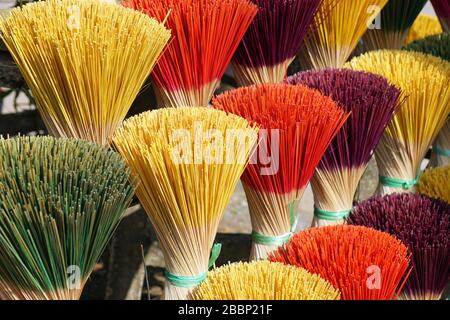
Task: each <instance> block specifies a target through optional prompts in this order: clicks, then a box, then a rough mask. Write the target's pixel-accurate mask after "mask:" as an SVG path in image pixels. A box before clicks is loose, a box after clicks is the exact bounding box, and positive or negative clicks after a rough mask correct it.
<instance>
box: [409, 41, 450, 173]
mask: <svg viewBox="0 0 450 320" xmlns="http://www.w3.org/2000/svg"><path fill="white" fill-rule="evenodd" d="M404 49H405V50H409V51H418V52H423V53H428V54H431V55H433V56H435V57H439V58H441V59H444V60H446V61H448V62H450V33H449V32H446V33H442V34H440V35H437V36H430V37H427V38H425V39H422V40H418V41H414V42H413V43H410V44H409V45H408V46H406V47H405V48H404ZM449 164H450V122H449V120H448V119H447V122H446V123H445V125H444V127H443V128H442V129H441V131H440V133H439V135H438V136H437V138H436V140H435V142H434V146H433V153H432V155H431V159H430V165H431V166H436V167H437V166H444V165H449Z"/></svg>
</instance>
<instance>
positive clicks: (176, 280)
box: [164, 270, 208, 288]
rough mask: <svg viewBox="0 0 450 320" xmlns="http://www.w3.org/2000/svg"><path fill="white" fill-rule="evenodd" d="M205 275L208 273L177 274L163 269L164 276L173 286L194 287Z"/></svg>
mask: <svg viewBox="0 0 450 320" xmlns="http://www.w3.org/2000/svg"><path fill="white" fill-rule="evenodd" d="M207 275H208V273H207V272H204V273H201V274H199V275H198V276H177V275H175V274H173V273H170V272H169V271H167V270H165V271H164V276H165V277H166V279H167V280H168V281H169V282H170V283H171V284H173V285H174V286H175V287H180V288H193V287H196V286H198V285H199V284H200V283H202V282H203V281H204V280H205V279H206V276H207Z"/></svg>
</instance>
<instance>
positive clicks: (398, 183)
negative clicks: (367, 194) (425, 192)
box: [380, 175, 420, 190]
mask: <svg viewBox="0 0 450 320" xmlns="http://www.w3.org/2000/svg"><path fill="white" fill-rule="evenodd" d="M419 178H420V175H417V178H416V179H414V180H402V179H395V178H389V177H383V176H380V183H381V184H382V185H383V186H386V187H391V188H396V189H404V190H409V189H412V188H414V187H415V186H416V185H417V183H418V182H419Z"/></svg>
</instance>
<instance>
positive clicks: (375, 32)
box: [363, 0, 428, 51]
mask: <svg viewBox="0 0 450 320" xmlns="http://www.w3.org/2000/svg"><path fill="white" fill-rule="evenodd" d="M427 1H428V0H389V1H388V3H387V5H386V6H385V7H384V9H383V10H382V11H381V13H380V17H379V18H378V19H380V24H379V26H376V27H375V28H373V29H371V30H368V31H367V32H366V34H365V35H364V37H363V42H364V47H365V48H366V50H368V51H369V50H379V49H401V47H402V46H403V45H404V43H405V40H406V37H407V35H408V32H409V29H410V28H411V26H412V25H413V23H414V20H416V18H417V16H418V15H419V13H420V12H421V11H422V9H423V7H424V6H425V4H426V3H427Z"/></svg>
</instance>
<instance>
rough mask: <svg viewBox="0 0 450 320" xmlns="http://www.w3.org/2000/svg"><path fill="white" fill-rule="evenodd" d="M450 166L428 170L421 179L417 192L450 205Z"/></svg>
mask: <svg viewBox="0 0 450 320" xmlns="http://www.w3.org/2000/svg"><path fill="white" fill-rule="evenodd" d="M449 182H450V166H445V167H438V168H434V169H429V170H426V171H425V172H424V173H423V174H422V176H421V177H420V180H419V184H418V185H417V191H418V192H419V193H420V194H423V195H426V196H428V197H431V198H436V199H441V200H443V201H445V202H447V203H450V183H449Z"/></svg>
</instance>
